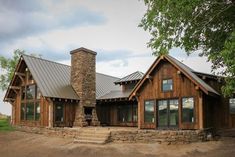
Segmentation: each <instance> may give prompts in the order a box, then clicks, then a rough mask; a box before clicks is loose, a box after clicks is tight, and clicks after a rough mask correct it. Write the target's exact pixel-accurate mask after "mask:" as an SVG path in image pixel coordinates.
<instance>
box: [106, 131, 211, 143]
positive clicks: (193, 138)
mask: <svg viewBox="0 0 235 157" xmlns="http://www.w3.org/2000/svg"><path fill="white" fill-rule="evenodd" d="M206 137H207V132H206V131H203V130H177V131H173V130H138V131H112V132H111V139H110V140H111V141H113V142H129V143H130V142H137V143H138V142H140V143H155V142H158V143H162V142H166V143H168V144H176V143H191V142H200V141H206Z"/></svg>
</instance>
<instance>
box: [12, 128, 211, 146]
mask: <svg viewBox="0 0 235 157" xmlns="http://www.w3.org/2000/svg"><path fill="white" fill-rule="evenodd" d="M16 129H17V130H19V131H24V132H29V133H37V134H43V135H46V136H54V137H63V138H71V139H76V138H79V136H80V134H81V132H82V129H81V128H39V127H27V126H16ZM106 129H108V128H106ZM110 132H111V133H110V138H109V141H110V142H118V143H120V142H124V143H167V144H179V143H180V144H187V143H192V142H202V141H207V135H208V133H210V132H208V130H130V131H125V130H124V131H123V130H116V131H115V130H111V131H110Z"/></svg>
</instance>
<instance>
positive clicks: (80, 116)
mask: <svg viewBox="0 0 235 157" xmlns="http://www.w3.org/2000/svg"><path fill="white" fill-rule="evenodd" d="M73 126H75V127H76V126H78V127H85V126H88V123H87V121H86V119H85V114H84V108H83V107H82V106H78V107H77V109H76V115H75V121H74V123H73Z"/></svg>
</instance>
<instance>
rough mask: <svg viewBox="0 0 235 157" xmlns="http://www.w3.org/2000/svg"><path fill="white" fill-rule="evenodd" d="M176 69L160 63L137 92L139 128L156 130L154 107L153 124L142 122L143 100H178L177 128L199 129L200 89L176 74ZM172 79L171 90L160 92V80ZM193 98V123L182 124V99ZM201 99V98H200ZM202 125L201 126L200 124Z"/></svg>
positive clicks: (163, 62)
mask: <svg viewBox="0 0 235 157" xmlns="http://www.w3.org/2000/svg"><path fill="white" fill-rule="evenodd" d="M177 71H178V69H176V68H175V67H174V66H173V65H171V64H170V63H169V62H166V61H161V62H160V63H159V66H158V67H156V69H155V70H154V71H153V72H152V73H151V76H152V77H153V78H152V80H146V81H145V82H144V84H143V86H142V87H141V89H140V90H139V92H138V95H139V98H138V101H139V105H138V108H139V113H138V117H139V122H138V123H139V124H138V125H139V127H140V128H157V127H158V126H157V118H158V117H157V115H156V113H157V107H156V105H155V117H156V118H155V123H145V122H144V101H145V100H156V103H157V100H160V99H178V100H179V128H180V129H198V128H199V107H198V106H199V98H201V95H202V94H201V91H200V89H196V87H195V85H194V83H193V82H192V81H190V80H189V79H188V78H187V77H186V76H184V75H183V74H182V73H181V74H177ZM163 79H172V80H173V90H172V91H169V92H163V91H162V80H163ZM183 97H193V98H194V110H195V111H194V115H195V120H194V123H182V120H181V116H182V114H181V110H182V98H183ZM201 99H202V98H201ZM200 116H203V115H200ZM201 125H203V124H201Z"/></svg>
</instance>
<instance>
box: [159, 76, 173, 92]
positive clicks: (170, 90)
mask: <svg viewBox="0 0 235 157" xmlns="http://www.w3.org/2000/svg"><path fill="white" fill-rule="evenodd" d="M165 80H166V81H167V82H168V80H172V89H169V90H164V88H163V87H164V86H163V81H165ZM161 86H162V92H172V91H173V90H174V81H173V78H172V77H170V78H163V79H162V81H161Z"/></svg>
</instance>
